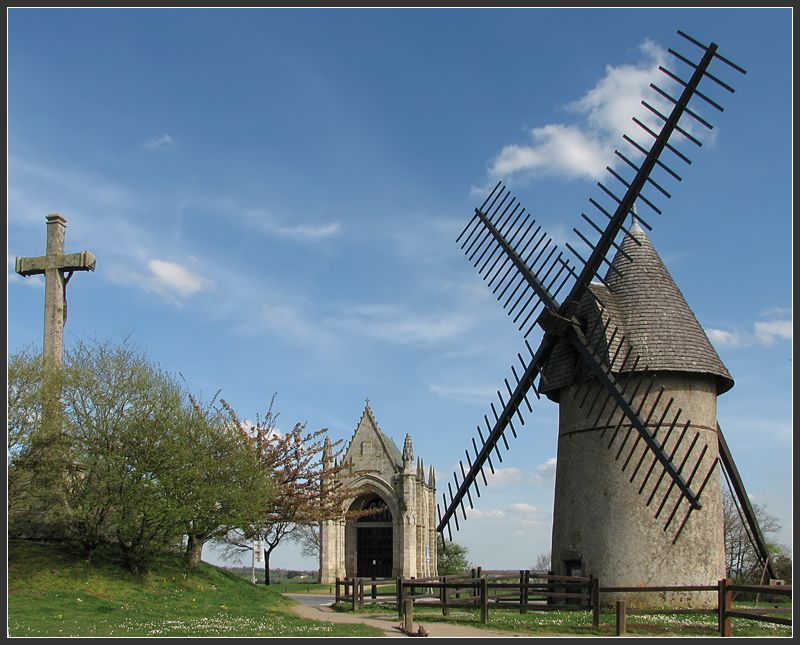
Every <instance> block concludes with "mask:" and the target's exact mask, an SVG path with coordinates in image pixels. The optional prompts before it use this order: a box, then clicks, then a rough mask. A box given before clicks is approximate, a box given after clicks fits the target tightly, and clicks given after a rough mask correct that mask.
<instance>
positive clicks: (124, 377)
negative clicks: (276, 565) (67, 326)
mask: <svg viewBox="0 0 800 645" xmlns="http://www.w3.org/2000/svg"><path fill="white" fill-rule="evenodd" d="M45 376H46V378H45ZM273 401H274V397H273ZM276 417H277V415H276V414H274V413H273V412H272V405H270V409H269V411H268V413H267V415H266V417H265V419H264V420H260V421H259V422H258V423H257V424H256V425H255V426H250V425H248V424H244V423H242V422H241V421H240V420H239V418H238V417H237V415H236V413H235V412H234V411H233V409H232V407H231V406H230V405H228V404H227V403H226V402H225V401H224V400H217V398H216V397H214V398H213V399H212V400H211V401H208V402H202V401H200V400H199V399H198V398H197V397H195V396H193V395H192V394H191V393H190V392H189V391H188V390H187V388H186V386H185V384H184V383H183V382H182V380H180V379H178V378H175V377H174V376H172V375H170V374H168V373H167V372H165V371H164V370H162V369H161V368H159V367H158V365H156V364H155V363H153V362H152V361H151V360H150V359H149V358H147V356H146V355H145V354H144V353H143V352H142V351H141V350H140V349H138V348H137V347H135V346H134V345H133V343H131V342H130V340H129V339H124V340H123V341H122V342H120V343H116V344H115V343H111V342H98V341H92V342H86V341H79V342H77V343H76V344H75V345H74V346H73V347H71V348H69V349H68V350H67V351H66V352H65V356H64V364H63V366H62V367H60V368H57V369H48V373H47V375H45V371H44V365H43V361H42V357H41V355H40V354H38V353H36V352H33V351H32V350H22V351H18V352H16V353H13V354H11V355H10V356H9V359H8V454H7V467H8V513H9V517H8V530H9V537H10V538H28V539H46V540H59V541H62V542H64V543H67V544H69V545H72V546H74V547H75V548H77V549H80V550H81V552H82V553H83V554H84V556H85V557H86V558H87V559H89V558H91V557H92V555H93V554H94V553H95V551H96V550H97V549H98V548H100V547H104V548H112V549H114V550H115V551H116V552H117V553H118V554H119V555H120V556H121V557H122V558H123V560H124V562H125V563H126V564H127V566H128V567H129V568H130V570H131V571H134V572H143V571H145V570H147V569H148V568H149V567H151V566H152V564H153V563H154V562H155V561H156V559H157V557H158V556H159V555H160V554H161V553H163V552H165V551H168V550H175V549H176V548H180V549H182V550H183V553H184V557H185V560H186V564H187V565H188V566H190V567H194V566H196V565H197V564H198V563H199V561H200V556H201V553H202V548H203V545H204V544H206V543H207V542H208V541H209V540H222V541H227V542H228V543H229V544H231V545H233V546H234V547H236V546H238V547H240V548H252V540H253V539H254V538H257V537H261V538H262V539H266V541H267V544H268V553H269V552H271V550H272V549H274V547H275V546H276V545H277V543H278V542H279V541H280V540H281V539H282V538H283V537H285V536H286V535H289V534H291V533H292V532H293V531H294V530H295V527H297V526H301V525H302V526H308V525H314V524H316V523H317V522H318V521H319V520H320V519H322V518H324V517H327V516H328V515H331V514H335V513H336V512H338V508H337V506H336V501H337V497H336V495H335V494H333V495H330V496H328V499H322V498H321V496H320V489H321V478H322V469H321V448H322V441H323V436H324V435H325V432H326V431H325V430H320V431H316V432H305V428H304V426H303V425H302V424H296V425H295V427H294V428H293V429H292V430H291V431H289V432H287V433H285V434H284V433H280V432H277V430H276V427H275V418H276ZM268 562H269V561H268V557H267V563H266V566H265V570H266V572H267V576H266V580H267V583H268V582H269V575H268V571H269V564H268Z"/></svg>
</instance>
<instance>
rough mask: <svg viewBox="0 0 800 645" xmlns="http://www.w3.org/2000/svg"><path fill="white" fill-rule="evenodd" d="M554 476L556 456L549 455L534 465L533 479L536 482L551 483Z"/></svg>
mask: <svg viewBox="0 0 800 645" xmlns="http://www.w3.org/2000/svg"><path fill="white" fill-rule="evenodd" d="M555 477H556V458H555V457H550V458H549V459H548V460H547V461H545V462H544V463H543V464H539V465H538V466H536V470H535V471H534V475H533V478H534V481H535V482H536V483H537V484H545V483H552V482H553V481H554V480H555Z"/></svg>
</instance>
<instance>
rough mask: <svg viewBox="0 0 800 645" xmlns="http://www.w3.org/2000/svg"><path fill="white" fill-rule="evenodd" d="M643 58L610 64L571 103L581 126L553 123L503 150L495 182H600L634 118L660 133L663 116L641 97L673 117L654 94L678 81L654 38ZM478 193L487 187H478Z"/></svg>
mask: <svg viewBox="0 0 800 645" xmlns="http://www.w3.org/2000/svg"><path fill="white" fill-rule="evenodd" d="M639 50H640V52H641V55H642V58H641V60H640V61H639V62H638V63H636V64H625V65H619V66H613V65H608V66H606V71H605V75H604V76H603V78H602V79H600V81H599V82H598V83H597V85H595V86H594V87H593V88H592V89H591V90H589V91H588V92H587V93H586V94H584V95H583V96H582V97H581V98H579V99H578V100H576V101H573V102H572V103H569V104H568V105H566V106H565V107H566V110H567V111H568V112H570V113H572V114H574V115H575V116H576V117H577V119H578V122H576V123H550V124H546V125H543V126H540V127H535V128H531V129H530V131H529V136H530V141H528V142H524V143H514V144H509V145H506V146H504V147H503V149H502V150H501V151H500V153H499V154H498V155H497V156H496V157H495V158H494V159H493V160H492V162H491V163H490V165H489V168H488V176H489V179H490V180H492V181H493V180H496V179H498V178H501V177H502V178H505V179H506V181H508V180H510V179H512V178H532V177H538V176H558V177H561V178H564V179H567V180H570V179H580V178H584V179H597V178H599V177H600V176H601V175H602V173H603V172H604V170H605V167H606V165H607V164H611V163H613V159H614V156H613V147H614V145H615V143H616V142H617V141H618V139H619V136H620V134H621V133H622V132H626V131H628V130H629V129H630V127H631V117H633V116H636V117H637V118H638V119H639V120H640V121H642V122H643V123H645V124H647V125H648V126H650V127H651V128H652V129H655V130H657V129H658V127H659V124H658V122H657V121H656V119H657V117H655V115H653V114H652V113H651V112H650V111H648V110H647V109H646V108H645V107H644V106H643V105H641V99H642V98H643V97H645V96H646V97H648V101H649V102H650V104H651V105H653V106H654V107H655V108H656V109H659V111H661V112H662V114H664V113H668V111H669V109H670V106H669V104H668V103H666V101H665V100H664V99H661V98H660V97H658V96H656V95H655V94H654V93H653V92H652V91H650V90H649V85H650V83H651V82H652V81H653V80H654V79H656V78H658V77H660V79H659V82H660V83H661V84H662V86H667V87H670V86H671V85H672V82H671V81H669V79H667V78H666V77H665V76H663V75H662V74H660V73H659V72H658V66H659V65H662V64H664V62H665V59H666V52H665V51H664V50H663V49H662V48H661V47H659V46H658V45H657V44H656V43H654V42H653V41H651V40H645V41H644V43H642V45H641V46H640V47H639ZM473 191H474V192H483V189H479V188H473Z"/></svg>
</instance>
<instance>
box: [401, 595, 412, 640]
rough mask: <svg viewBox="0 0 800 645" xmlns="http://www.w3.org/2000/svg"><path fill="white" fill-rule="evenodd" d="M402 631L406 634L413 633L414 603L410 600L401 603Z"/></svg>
mask: <svg viewBox="0 0 800 645" xmlns="http://www.w3.org/2000/svg"><path fill="white" fill-rule="evenodd" d="M403 614H404V618H403V629H405V631H406V633H407V634H411V633H412V632H413V631H414V601H413V600H411V599H410V598H409V599H408V600H404V601H403Z"/></svg>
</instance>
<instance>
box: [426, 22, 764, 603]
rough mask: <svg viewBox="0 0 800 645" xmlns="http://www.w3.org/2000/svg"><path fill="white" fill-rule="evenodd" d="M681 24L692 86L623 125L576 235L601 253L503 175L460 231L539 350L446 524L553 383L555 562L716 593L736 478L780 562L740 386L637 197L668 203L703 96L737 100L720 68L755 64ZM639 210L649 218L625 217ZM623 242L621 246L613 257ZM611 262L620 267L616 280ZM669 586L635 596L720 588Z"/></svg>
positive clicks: (620, 580)
mask: <svg viewBox="0 0 800 645" xmlns="http://www.w3.org/2000/svg"><path fill="white" fill-rule="evenodd" d="M678 35H679V36H681V38H683V39H684V41H685V42H686V44H687V45H688V46H690V47H692V48H693V50H694V53H693V54H690V55H689V57H688V58H687V56H684V55H683V54H680V53H678V52H677V51H675V50H673V49H669V50H668V51H669V53H670V54H672V55H673V56H674V57H675V58H676V59H677V60H678V61H679V62H680V63H681V64H682V65H686V64H688V66H689V68H690V70H691V76H690V77H688V78H686V79H684V78H681V73H678V74H676V73H674V72H671V71H669V70H668V69H667V68H665V67H663V66H660V67H659V71H661V72H663V73H664V74H665V75H666V76H668V77H669V78H670V79H671V81H677V83H678V85H679V86H680V88H679V89H680V96H677V97H676V96H671V95H670V91H674V90H675V88H674V87H673V88H670V91H664V90H663V89H661V88H659V87H658V86H657V85H655V84H653V83H651V84H650V87H651V88H652V89H653V91H654V92H655V93H656V94H657V96H658V97H660V99H658V100H661V99H666V100H667V101H668V103H669V105H671V106H672V107H668V106H666V104H665V105H664V106H661V107H660V108H659V106H655V107H654V105H651V103H650V102H648V101H653V102H657V101H654V99H653V98H652V97H649V98H648V99H647V100H642V101H641V104H642V106H643V107H644V108H646V109H647V111H648V112H649V113H650V114H652V115H653V116H654V117H655V118H656V119H657V120H658V121H659V122H660V123H661V125H660V131H659V132H656V131H655V130H654V129H653V128H652V127H651V125H648V124H646V123H645V122H644V121H642V120H641V119H640V118H639V117H638V116H634V117H633V118H632V121H633V123H634V124H635V125H637V126H638V127H639V128H640V130H639V131H635V133H634V135H633V136H630V135H628V134H623V137H622V138H623V140H624V141H625V144H626V145H625V146H623V150H622V151H621V150H615V151H614V154H615V156H616V157H617V159H618V160H619V161H621V162H622V165H619V166H618V168H619V169H618V170H617V169H615V168H613V167H612V166H607V167H606V170H607V171H608V173H609V176H610V178H611V181H612V182H613V183H611V184H610V185H609V186H607V185H606V184H605V183H603V182H600V181H598V182H597V187H598V188H599V189H600V191H601V192H600V194H598V195H597V198H595V197H590V198H589V203H590V204H591V205H592V207H593V208H594V210H593V211H591V212H592V213H593V215H594V218H595V219H597V221H595V219H593V217H592V216H590V215H587V214H586V213H581V217H582V218H583V220H584V221H585V222H586V223H587V224H588V225H589V226H590V229H585V230H588V232H587V233H584V232H582V231H581V230H579V229H578V228H573V232H574V233H575V234H576V235H577V236H578V238H579V239H580V241H581V242H582V243H583V244H584V245H585V247H580V250H578V249H575V248H574V247H573V246H572V245H571V244H570V243H569V242H565V244H564V246H565V247H566V249H567V250H568V251H569V253H570V255H569V256H567V257H565V256H564V255H565V254H564V251H559V249H558V247H559V245H558V243H556V242H555V241H554V240H553V238H552V237H550V236H549V235H547V234H546V233H545V232H543V231H542V225H541V224H540V225H538V226H537V224H536V219H535V218H534V217H533V216H532V215H531V214H530V213H527V211H526V209H525V208H523V207H522V205H521V204H520V203H519V202H518V201H517V199H516V197H513V196H512V195H511V194H510V192H509V191H508V190H507V189H506V187H505V186H503V183H502V181H500V182H498V183H497V185H496V186H495V187H494V189H492V191H491V192H490V193H489V195H488V196H487V197H486V199H485V200H484V202H483V204H482V205H481V206H480V207H479V208H476V209H475V212H474V214H473V215H472V217H471V218H470V220H469V221H468V222H467V225H466V226H465V227H464V229H463V230H462V231H461V233H460V234H459V236H458V237H457V238H456V242H457V243H461V249H462V250H463V251H464V254H465V255H466V256H467V258H468V260H469V261H470V263H473V266H474V267H475V268H476V269H477V270H478V272H479V273H480V275H481V277H482V278H483V279H484V281H485V282H486V284H487V286H488V287H489V288H491V289H492V294H493V295H496V296H497V300H498V302H502V307H503V309H505V310H506V313H507V314H508V315H509V317H510V319H511V322H512V323H513V324H514V325H515V326H516V327H517V329H518V331H519V332H521V333H522V337H523V339H525V346H526V348H527V353H528V354H529V357H525V358H524V357H523V355H522V353H517V356H516V358H517V359H518V360H519V362H518V363H517V362H516V361H515V362H514V363H513V364H512V365H511V377H510V378H505V379H503V385H504V386H505V387H503V386H501V387H500V388H499V389H498V390H497V391H496V395H497V399H496V401H494V402H492V403H491V416H489V415H488V414H485V415H484V417H483V421H484V423H485V427H482V426H481V425H480V424H479V425H478V426H477V427H476V430H477V434H478V441H476V439H475V437H474V436H473V437H472V438H471V447H472V452H470V450H469V449H467V450H465V452H464V456H465V457H466V467H465V466H464V463H463V462H462V461H461V460H459V470H457V471H454V473H453V477H454V480H455V484H456V489H455V492H453V491H452V489H451V487H450V485H449V484H448V492H449V493H450V499H449V500H448V499H447V496H446V495H443V497H442V501H443V507H442V509H443V510H439V524H438V526H437V530H438V531H440V532H441V534H442V537H444V536H445V531H446V532H447V536H448V537H449V538H450V539H451V540H452V529H451V521H452V522H453V523H455V528H456V530H458V529H459V520H458V511H459V510H460V511H461V515H462V517H463V518H464V519H465V520H466V519H467V514H466V509H465V508H464V504H465V502H467V503H469V505H470V506H472V505H473V501H474V500H473V498H472V494H471V491H473V490H474V492H475V493H476V494H477V495H478V496H480V488H481V486H486V485H488V478H487V476H486V472H485V469H484V466H488V468H489V470H490V471H491V472H492V473H494V471H495V468H494V464H493V463H492V457H493V456H494V457H495V458H496V459H498V460H499V461H502V457H501V453H500V448H501V447H503V448H505V449H506V450H510V449H511V448H510V445H509V438H508V437H507V436H506V434H507V432H506V431H507V430H509V431H510V433H511V435H512V437H513V438H516V436H517V430H518V429H521V427H522V426H523V425H524V424H525V417H526V416H527V415H528V414H533V413H534V406H533V405H532V401H533V403H534V404H535V400H533V399H532V398H531V397H530V396H529V394H533V395H535V396H536V397H537V398H539V397H540V396H541V395H542V393H544V394H545V396H547V397H549V398H551V399H553V400H555V401H558V402H559V405H560V420H559V441H558V465H557V471H556V491H555V501H554V514H553V524H554V529H553V554H552V555H553V559H554V562H553V565H554V569H555V570H556V571H557V572H558V573H562V574H563V573H566V574H570V573H571V574H577V573H579V572H580V573H581V574H583V575H586V574H594V575H596V576H598V577H599V578H601V579H602V583H601V584H602V586H605V587H609V586H625V587H630V586H634V585H636V586H642V585H647V586H655V587H675V586H678V585H684V586H685V585H692V586H694V585H699V584H703V585H704V586H705V585H708V584H711V583H716V582H717V581H718V580H719V579H720V578H721V577H723V576H724V574H725V565H724V539H723V526H722V512H721V500H720V479H719V474H720V471H721V472H723V473H724V475H725V478H726V481H727V482H728V483H729V484H730V487H731V491H732V493H733V494H734V495H735V501H736V504H737V508H739V509H740V510H741V512H742V514H743V516H744V518H745V520H746V521H747V524H748V532H749V535H750V536H751V537H752V538H753V540H754V546H756V548H757V550H758V553H759V557H760V559H761V561H762V562H763V563H764V566H765V572H768V573H769V575H770V576H771V577H773V578H774V577H776V576H775V570H774V566H773V564H772V561H771V558H770V554H769V549H768V547H767V544H766V541H765V540H764V538H763V534H762V533H761V530H760V528H759V526H758V521H757V517H756V515H755V512H754V510H753V507H752V504H751V503H750V500H749V498H748V495H747V491H746V489H745V486H744V482H743V481H742V478H741V476H740V474H739V471H738V469H737V468H736V464H735V463H734V460H733V455H732V454H731V452H730V449H729V448H728V445H727V442H726V441H725V438H724V436H723V433H722V430H721V428H720V426H719V424H718V423H717V415H716V404H717V396H718V395H719V394H722V393H723V392H725V391H727V390H728V389H730V388H731V387H732V386H733V380H732V379H731V377H730V374H729V373H728V371H727V370H726V369H725V366H724V365H723V364H722V361H720V359H719V357H718V356H717V354H716V352H715V351H714V349H713V347H712V346H711V343H710V342H709V340H708V338H707V337H706V335H705V333H704V332H703V329H702V327H701V326H700V324H699V323H698V322H697V319H696V318H695V316H694V314H693V313H692V311H691V309H689V306H688V305H687V304H686V301H685V299H684V298H683V295H682V294H681V292H680V291H679V289H678V288H677V286H675V283H674V282H673V280H672V278H671V276H670V275H669V272H668V271H667V269H666V268H665V267H664V264H663V262H661V259H660V258H659V257H658V254H657V253H656V252H655V249H653V246H652V244H651V243H650V241H649V240H648V239H647V237H646V236H645V234H644V232H643V231H642V229H641V228H639V226H638V224H641V226H644V227H645V228H646V229H648V230H651V227H650V225H649V224H648V223H647V222H646V220H644V219H643V218H642V217H640V216H639V215H638V213H637V212H636V209H635V205H636V204H637V203H641V204H642V205H644V206H646V207H647V208H648V209H649V210H650V211H652V212H655V213H657V214H660V213H662V210H661V209H660V208H659V206H658V205H657V204H656V203H655V202H656V201H659V200H660V198H659V197H658V195H660V196H661V197H666V198H667V199H669V198H670V197H671V195H670V193H669V191H668V190H667V187H669V185H670V184H668V183H666V182H671V181H672V180H677V181H681V176H680V174H679V173H678V172H676V170H675V169H674V167H673V165H674V164H675V163H676V162H680V163H684V164H690V163H691V159H690V158H689V157H688V156H686V154H685V153H684V152H683V151H682V150H681V147H684V146H685V145H686V143H687V142H689V143H692V144H694V145H696V146H698V147H699V146H701V145H702V142H701V141H700V140H699V139H697V138H696V137H695V136H694V135H693V134H692V133H691V132H690V130H691V129H692V128H690V129H689V130H687V129H686V126H687V124H688V123H689V121H688V120H689V119H691V120H692V123H694V124H699V126H702V127H704V128H707V129H711V128H713V125H712V124H711V123H710V122H708V121H706V120H705V118H703V117H701V116H699V113H698V112H697V111H695V110H694V109H692V108H690V107H689V104H690V103H692V104H695V103H697V102H698V101H702V102H703V103H704V108H703V109H705V107H707V106H710V107H711V108H713V109H716V110H718V111H723V107H722V106H721V105H720V104H719V103H717V100H716V99H717V98H718V97H717V94H714V98H711V96H710V95H709V94H707V93H704V92H707V91H709V90H708V89H706V88H707V87H708V83H707V82H706V80H709V81H711V82H712V83H713V84H714V85H715V86H716V87H717V88H719V89H720V90H721V91H725V92H729V93H732V92H734V88H733V87H732V86H731V85H728V83H726V82H725V81H723V80H721V78H720V77H719V76H717V75H715V74H712V73H711V72H710V71H709V67H710V66H711V65H712V63H713V64H714V65H715V66H716V67H720V66H721V65H724V66H725V69H727V70H729V71H733V72H736V73H739V74H746V73H747V72H746V70H744V69H743V68H741V67H739V66H738V65H736V64H735V63H733V62H732V61H731V60H729V59H727V58H725V57H724V56H722V55H721V54H720V53H719V51H718V47H717V44H716V43H714V42H712V43H709V44H707V45H706V44H703V43H702V42H700V41H698V40H696V39H695V38H692V37H691V36H689V35H688V34H685V33H684V32H682V31H680V30H679V31H678ZM692 59H695V61H696V62H693V61H692ZM683 71H684V72H685V71H686V69H685V68H684V70H683ZM701 83H702V85H703V87H704V90H703V92H701V91H700V90H699V89H698V87H699V86H700V85H701ZM714 91H715V92H716V91H717V90H714ZM695 98H696V99H697V100H695ZM662 110H666V111H668V112H669V115H666V114H664V113H662ZM679 122H680V123H681V124H682V125H679ZM675 134H678V135H680V136H679V137H676V138H673V135H675ZM673 142H674V143H673ZM676 144H677V145H676ZM662 153H666V154H662ZM628 155H632V157H633V158H629V156H628ZM679 169H680V168H679ZM653 191H655V192H653ZM630 215H632V216H633V219H634V220H635V221H636V224H635V225H633V226H631V227H630V228H626V227H625V222H626V221H627V220H628V218H629V216H630ZM598 218H599V219H598ZM598 222H599V223H598ZM623 232H624V233H625V235H624V236H622V241H621V242H617V240H618V239H619V237H620V236H621V235H622V233H623ZM612 247H613V248H616V249H617V253H616V255H615V256H614V259H613V260H609V259H607V257H608V256H609V254H610V253H611V251H612ZM604 264H606V265H608V266H609V270H608V272H607V273H606V272H605V271H604V273H605V275H604V276H601V274H600V270H601V269H602V267H603V265H604ZM595 280H598V281H599V283H598V282H595ZM565 287H566V288H565ZM536 328H539V329H540V330H541V332H542V336H541V340H540V341H539V342H538V346H537V347H536V348H535V349H534V347H532V346H531V344H530V343H528V341H527V338H528V336H529V335H530V334H531V332H533V331H534V329H536ZM523 351H524V350H523ZM537 381H538V387H537V384H536V383H537ZM496 404H499V405H497V407H496ZM515 424H516V427H515ZM484 432H486V433H488V434H486V435H484ZM468 445H470V444H468ZM459 472H460V480H459ZM659 593H660V592H659ZM668 593H669V594H670V595H669V596H665V597H661V598H659V597H655V598H653V597H649V598H648V597H645V596H644V595H642V594H641V593H640V594H639V595H637V596H636V597H635V598H633V599H631V598H628V601H629V602H631V603H632V604H637V605H648V604H671V605H681V604H683V605H689V604H692V605H693V606H700V605H704V604H706V605H708V604H713V602H714V601H715V599H714V598H713V597H708V596H710V594H708V593H706V592H704V593H706V597H703V598H702V599H700V600H696V599H690V598H683V597H678V596H675V595H674V594H673V592H668ZM695 598H696V597H695ZM605 600H611V598H610V597H609V598H606V599H605Z"/></svg>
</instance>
